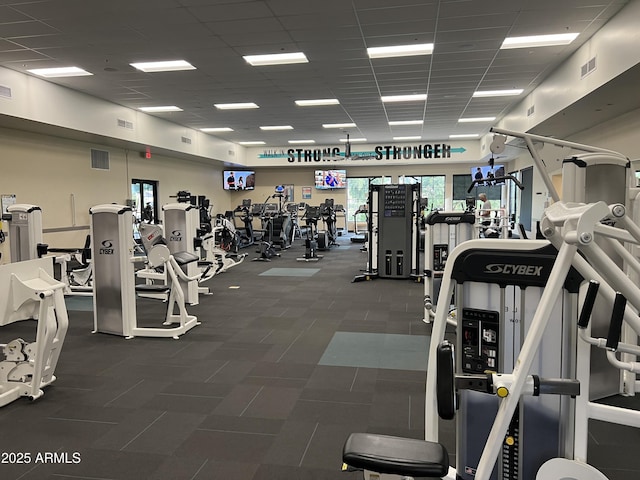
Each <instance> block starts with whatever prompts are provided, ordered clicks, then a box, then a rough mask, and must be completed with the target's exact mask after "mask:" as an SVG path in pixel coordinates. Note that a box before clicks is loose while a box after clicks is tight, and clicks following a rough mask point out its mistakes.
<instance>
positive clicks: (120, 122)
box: [118, 118, 133, 130]
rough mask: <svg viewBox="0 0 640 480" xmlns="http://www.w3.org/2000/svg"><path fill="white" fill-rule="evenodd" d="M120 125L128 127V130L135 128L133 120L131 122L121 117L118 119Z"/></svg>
mask: <svg viewBox="0 0 640 480" xmlns="http://www.w3.org/2000/svg"><path fill="white" fill-rule="evenodd" d="M118 126H119V127H120V128H126V129H127V130H133V122H129V121H127V120H123V119H121V118H119V119H118Z"/></svg>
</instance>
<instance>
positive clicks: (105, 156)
mask: <svg viewBox="0 0 640 480" xmlns="http://www.w3.org/2000/svg"><path fill="white" fill-rule="evenodd" d="M91 168H94V169H96V170H109V152H107V151H105V150H96V149H94V148H92V149H91Z"/></svg>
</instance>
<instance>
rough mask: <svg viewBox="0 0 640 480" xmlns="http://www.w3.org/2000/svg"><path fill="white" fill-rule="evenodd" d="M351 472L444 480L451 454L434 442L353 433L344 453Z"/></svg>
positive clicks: (343, 457)
mask: <svg viewBox="0 0 640 480" xmlns="http://www.w3.org/2000/svg"><path fill="white" fill-rule="evenodd" d="M342 460H343V462H344V463H346V464H347V465H348V466H350V467H352V468H358V469H363V470H369V471H372V472H377V473H387V474H395V475H406V476H411V477H427V478H442V477H444V476H446V475H447V473H448V471H449V454H448V453H447V450H446V449H445V448H444V446H442V445H440V444H439V443H435V442H427V441H425V440H416V439H413V438H401V437H391V436H388V435H375V434H370V433H352V434H351V435H349V438H347V441H346V442H345V444H344V448H343V450H342Z"/></svg>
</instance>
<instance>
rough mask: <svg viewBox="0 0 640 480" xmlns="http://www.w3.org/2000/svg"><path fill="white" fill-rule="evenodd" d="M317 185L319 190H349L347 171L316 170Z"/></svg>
mask: <svg viewBox="0 0 640 480" xmlns="http://www.w3.org/2000/svg"><path fill="white" fill-rule="evenodd" d="M315 185H316V188H317V189H319V190H332V189H334V188H347V171H346V170H316V172H315Z"/></svg>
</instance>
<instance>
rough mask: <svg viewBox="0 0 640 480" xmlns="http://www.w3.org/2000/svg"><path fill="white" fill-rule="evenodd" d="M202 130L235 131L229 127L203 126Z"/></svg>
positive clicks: (210, 131)
mask: <svg viewBox="0 0 640 480" xmlns="http://www.w3.org/2000/svg"><path fill="white" fill-rule="evenodd" d="M200 131H201V132H205V133H216V132H233V128H229V127H209V128H201V129H200Z"/></svg>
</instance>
